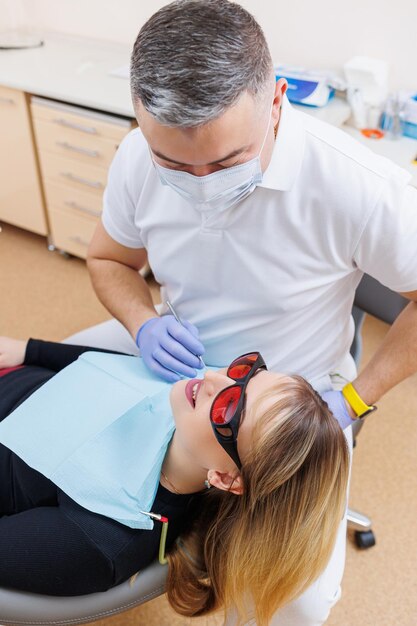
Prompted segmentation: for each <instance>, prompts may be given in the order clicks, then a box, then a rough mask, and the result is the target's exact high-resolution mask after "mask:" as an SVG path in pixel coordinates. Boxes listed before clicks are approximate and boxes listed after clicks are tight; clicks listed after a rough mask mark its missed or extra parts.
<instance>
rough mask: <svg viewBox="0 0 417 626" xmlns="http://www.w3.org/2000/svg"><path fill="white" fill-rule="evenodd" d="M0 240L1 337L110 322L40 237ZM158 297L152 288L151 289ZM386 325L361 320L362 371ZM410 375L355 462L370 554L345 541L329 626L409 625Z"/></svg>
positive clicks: (168, 616) (413, 551)
mask: <svg viewBox="0 0 417 626" xmlns="http://www.w3.org/2000/svg"><path fill="white" fill-rule="evenodd" d="M2 226H3V231H2V233H0V294H1V296H0V334H2V335H9V336H12V337H16V338H22V339H23V338H27V337H29V336H32V337H37V338H41V339H52V340H60V339H62V338H64V337H65V336H68V335H70V334H71V333H74V332H76V331H77V330H80V329H82V328H85V327H87V326H90V325H92V324H96V323H99V322H101V321H104V320H105V319H107V318H108V317H109V316H108V314H107V312H106V311H105V310H104V308H103V307H102V306H101V305H100V303H99V302H98V301H97V299H96V297H95V295H94V293H93V291H92V288H91V285H90V281H89V278H88V274H87V271H86V267H85V264H84V262H83V261H81V260H79V259H76V258H69V259H65V258H63V257H62V256H60V255H59V254H58V253H57V252H54V253H52V252H49V251H48V250H47V248H46V244H45V240H44V239H43V238H42V237H39V236H37V235H33V234H30V233H27V232H24V231H22V230H20V229H17V228H14V227H11V226H8V225H5V224H3V225H2ZM153 289H154V294H155V297H156V298H157V289H156V287H155V286H154V287H153ZM386 331H387V326H386V325H385V324H383V323H382V322H379V321H377V320H375V319H373V318H370V317H368V318H367V320H366V322H365V325H364V340H365V350H364V357H363V362H364V363H365V362H366V361H367V359H369V356H370V354H371V353H372V352H373V351H374V350H375V348H376V346H377V345H378V343H379V342H380V341H381V339H382V338H383V336H384V334H385V333H386ZM416 452H417V376H413V377H412V378H410V379H409V380H407V381H404V382H403V383H402V384H401V385H399V386H398V387H397V388H396V389H395V390H394V391H392V392H391V393H390V394H388V395H387V396H386V397H385V398H383V400H382V401H381V402H380V403H379V410H378V412H377V413H376V414H375V415H373V416H371V417H370V418H369V420H368V421H367V423H366V425H365V427H364V429H363V430H362V432H361V434H360V438H359V440H358V445H357V447H356V449H355V453H354V467H353V478H352V486H351V498H350V503H351V506H353V507H355V508H356V509H358V510H360V511H363V512H365V513H366V514H368V515H369V516H371V517H372V519H373V528H374V531H375V534H376V538H377V545H376V546H375V547H374V548H372V549H370V550H369V551H360V550H358V549H356V548H355V547H354V545H353V543H352V541H349V543H348V549H347V558H346V571H345V577H344V584H343V597H342V599H341V601H340V602H339V603H338V605H337V606H336V607H335V608H334V610H333V612H332V614H331V617H330V619H329V620H328V622H327V624H328V626H376V625H378V626H416V625H417V563H416V555H417V532H416V519H417V463H416V458H417V455H416ZM95 624H96V625H97V626H142V625H143V626H187V625H189V624H195V626H217V625H220V624H222V620H221V617H220V616H210V617H207V618H197V619H194V620H187V619H186V618H183V617H180V616H178V615H176V614H174V613H173V611H172V610H171V609H170V608H169V606H168V604H167V602H166V599H165V597H164V596H162V597H160V598H157V599H155V600H153V601H152V602H149V603H147V604H145V605H143V606H141V607H138V608H136V609H133V610H131V611H128V612H125V613H123V614H120V615H116V616H114V617H112V618H109V619H107V620H105V621H97V622H95Z"/></svg>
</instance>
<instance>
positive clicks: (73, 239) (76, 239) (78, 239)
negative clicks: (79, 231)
mask: <svg viewBox="0 0 417 626" xmlns="http://www.w3.org/2000/svg"><path fill="white" fill-rule="evenodd" d="M68 239H69V240H70V241H73V242H74V243H79V244H81V245H82V246H85V247H86V248H88V246H89V245H90V243H89V242H88V241H85V239H82V238H81V237H80V236H79V235H75V237H74V236H72V237H68Z"/></svg>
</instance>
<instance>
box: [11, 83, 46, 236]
mask: <svg viewBox="0 0 417 626" xmlns="http://www.w3.org/2000/svg"><path fill="white" fill-rule="evenodd" d="M0 137H1V141H0V221H4V222H9V223H10V224H14V225H15V226H20V227H21V228H25V229H26V230H31V231H33V232H35V233H39V234H40V235H46V234H47V232H48V231H47V225H46V219H45V211H44V205H43V198H42V193H41V187H40V178H39V173H38V167H37V162H36V157H35V149H34V144H33V138H32V128H31V124H30V119H29V109H28V103H27V100H26V95H25V94H24V93H22V92H21V91H16V90H15V89H8V88H6V87H1V86H0Z"/></svg>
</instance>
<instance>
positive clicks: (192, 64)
mask: <svg viewBox="0 0 417 626" xmlns="http://www.w3.org/2000/svg"><path fill="white" fill-rule="evenodd" d="M272 77H273V64H272V59H271V55H270V52H269V49H268V45H267V43H266V40H265V36H264V34H263V32H262V29H261V27H260V26H259V24H258V23H257V22H256V20H255V19H254V17H253V16H252V15H251V14H250V13H248V11H246V10H245V9H244V8H243V7H241V6H240V5H238V4H236V3H234V2H228V0H176V1H175V2H172V3H170V4H168V5H167V6H165V7H163V8H162V9H160V10H159V11H157V12H156V13H155V14H154V15H153V16H152V17H151V18H150V19H149V20H148V21H147V22H146V23H145V24H144V26H143V27H142V28H141V30H140V32H139V35H138V37H137V39H136V41H135V44H134V47H133V52H132V57H131V66H130V85H131V92H132V99H133V102H134V103H135V102H136V101H137V100H140V102H141V103H142V105H143V106H144V108H145V109H146V111H148V112H149V113H150V114H151V115H152V116H153V117H154V119H155V120H156V121H157V122H159V123H160V124H164V125H166V126H178V127H184V128H191V127H195V126H200V125H202V124H206V123H207V122H209V121H211V120H214V119H216V118H217V117H219V116H220V115H222V114H223V113H224V112H225V111H226V109H228V108H229V107H230V106H231V105H233V104H235V103H236V102H237V100H238V99H239V97H240V96H241V95H242V94H243V93H244V92H245V91H247V92H248V93H249V94H251V95H252V96H254V97H255V98H262V96H263V94H264V93H265V91H266V88H267V86H268V85H269V84H270V83H272ZM271 91H272V84H271Z"/></svg>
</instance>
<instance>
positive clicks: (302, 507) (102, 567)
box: [0, 337, 349, 626]
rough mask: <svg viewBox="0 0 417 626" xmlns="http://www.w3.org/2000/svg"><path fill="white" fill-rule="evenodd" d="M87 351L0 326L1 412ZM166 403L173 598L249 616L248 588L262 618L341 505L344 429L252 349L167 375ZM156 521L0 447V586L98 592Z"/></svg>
mask: <svg viewBox="0 0 417 626" xmlns="http://www.w3.org/2000/svg"><path fill="white" fill-rule="evenodd" d="M91 350H94V351H96V350H95V349H92V348H86V347H78V346H70V345H63V344H54V343H49V342H43V341H37V340H32V339H31V340H29V342H22V341H17V340H13V339H8V338H5V337H0V368H2V369H0V420H2V419H4V418H5V417H6V416H7V415H8V414H9V413H10V412H11V411H13V409H14V408H16V407H17V406H18V405H19V404H20V403H21V402H23V401H24V400H25V399H26V398H28V397H29V396H30V395H31V394H32V393H33V392H34V391H35V390H36V389H38V388H39V387H40V386H41V385H42V384H44V383H45V382H46V381H48V380H49V379H50V378H52V377H53V376H54V374H55V373H56V372H58V371H60V370H61V369H63V368H64V367H66V366H67V365H69V364H70V363H71V362H73V361H74V360H75V359H77V358H78V356H80V355H81V354H82V353H83V352H86V351H91ZM101 352H104V351H101ZM170 403H171V410H172V415H173V418H174V420H175V432H174V435H173V437H172V439H171V442H170V445H169V447H168V450H167V453H166V455H165V458H164V461H163V466H162V471H161V477H160V482H159V486H158V490H157V494H156V497H155V501H154V503H153V506H152V511H155V512H156V513H161V514H163V515H164V516H166V517H168V518H169V521H170V524H169V531H168V539H167V550H168V552H169V554H168V563H169V575H168V585H167V592H168V598H169V600H170V602H171V604H172V606H173V607H174V609H175V610H176V611H178V612H179V613H181V614H183V615H187V616H192V615H202V614H205V613H208V612H209V611H211V610H214V609H217V608H220V607H225V608H227V607H232V606H233V607H237V610H238V611H239V612H240V616H241V618H242V619H243V620H244V619H245V617H246V611H245V598H247V594H248V593H249V594H250V596H251V598H252V600H253V603H254V606H255V612H256V619H257V621H256V623H257V624H258V626H262V625H265V624H268V620H269V618H270V617H271V615H272V614H273V613H274V612H275V611H276V610H277V609H278V608H279V607H282V606H284V605H285V604H287V603H288V602H289V601H291V600H293V599H294V598H296V597H298V596H299V595H300V594H301V593H302V592H303V591H304V590H305V589H306V588H307V587H308V586H309V585H310V584H311V583H312V582H313V581H314V580H315V579H316V578H317V577H318V576H319V574H320V573H321V572H322V570H323V569H324V568H325V566H326V564H327V562H328V561H329V558H330V555H331V552H332V549H333V546H334V543H335V538H336V533H337V529H338V526H339V522H340V520H341V518H342V516H343V511H344V508H345V506H346V489H347V481H348V467H349V452H348V448H347V445H346V440H345V437H344V434H343V431H342V429H341V428H340V426H339V424H338V423H337V421H336V420H335V419H334V417H333V416H332V414H331V413H330V412H329V410H328V408H327V405H326V404H325V403H324V402H323V401H322V400H321V398H320V396H319V395H318V394H317V393H316V392H315V391H314V390H313V389H312V388H311V387H310V385H309V384H308V383H307V382H306V381H305V380H304V379H302V378H301V377H299V376H287V375H282V374H277V373H272V372H268V371H267V370H266V366H265V363H264V361H263V359H262V357H261V355H260V354H259V353H253V354H249V355H243V356H242V357H239V358H237V359H235V361H233V363H232V364H231V365H230V366H229V368H228V369H223V370H218V371H207V372H206V374H205V376H204V379H202V380H196V379H195V380H192V381H189V380H188V381H187V380H181V381H179V382H177V383H175V384H174V385H173V386H172V387H171V390H170ZM210 487H213V488H211V489H209V488H210ZM160 533H161V526H160V524H155V526H154V528H153V530H135V529H132V528H130V527H128V526H125V525H123V524H121V523H119V522H117V521H115V520H113V519H110V518H108V517H105V516H103V515H99V514H97V513H94V512H92V511H89V510H87V509H86V508H83V507H82V506H80V505H79V504H77V502H76V501H75V500H74V499H72V498H70V497H69V496H68V495H66V494H65V493H64V492H63V491H62V490H60V489H59V488H58V487H57V486H56V485H55V484H54V483H53V482H52V481H50V480H49V479H48V478H46V477H45V476H43V475H42V474H40V473H39V472H37V471H36V470H34V469H32V468H31V467H29V466H28V465H27V464H26V463H25V462H24V461H23V460H22V459H20V458H19V457H18V456H17V455H16V454H14V453H13V452H12V451H11V450H9V449H8V448H6V447H5V446H3V445H0V587H12V588H15V589H20V590H25V591H31V592H35V593H41V594H49V595H80V594H86V593H92V592H96V591H104V590H106V589H109V588H110V587H112V586H114V585H117V584H119V583H121V582H122V581H124V580H126V579H128V578H129V577H130V576H132V575H133V574H134V573H135V572H137V571H138V570H139V569H142V568H144V567H146V566H147V565H148V564H149V563H151V562H152V561H153V560H154V559H155V558H156V556H157V554H158V547H159V541H160ZM180 533H181V539H178V540H177V541H176V539H177V537H178V536H179V534H180ZM178 581H180V582H179V584H178Z"/></svg>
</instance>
